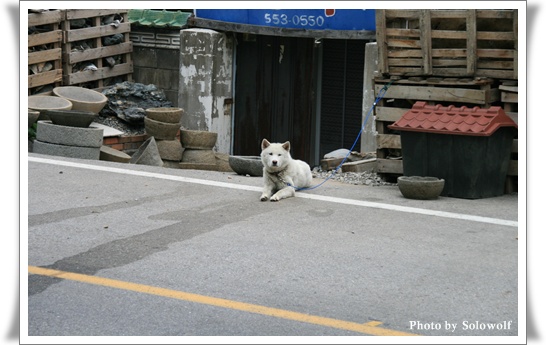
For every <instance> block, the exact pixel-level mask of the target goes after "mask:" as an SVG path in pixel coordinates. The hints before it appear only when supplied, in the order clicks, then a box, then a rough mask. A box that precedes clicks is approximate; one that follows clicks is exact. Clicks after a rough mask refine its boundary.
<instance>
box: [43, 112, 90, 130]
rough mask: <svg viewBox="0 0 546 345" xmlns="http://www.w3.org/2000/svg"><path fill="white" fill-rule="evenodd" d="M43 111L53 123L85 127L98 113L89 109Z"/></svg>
mask: <svg viewBox="0 0 546 345" xmlns="http://www.w3.org/2000/svg"><path fill="white" fill-rule="evenodd" d="M43 113H44V114H45V115H46V116H48V117H49V118H50V119H51V122H53V124H55V125H61V126H70V127H82V128H87V127H89V125H91V123H92V122H93V121H94V120H95V119H96V118H97V116H98V114H97V113H93V112H91V111H78V110H44V111H43Z"/></svg>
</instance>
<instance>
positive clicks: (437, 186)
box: [398, 176, 445, 200]
mask: <svg viewBox="0 0 546 345" xmlns="http://www.w3.org/2000/svg"><path fill="white" fill-rule="evenodd" d="M444 184H445V180H444V179H439V178H437V177H430V176H399V177H398V188H399V189H400V192H401V193H402V195H403V196H404V197H405V198H408V199H418V200H429V199H436V198H438V196H440V194H441V193H442V190H443V189H444Z"/></svg>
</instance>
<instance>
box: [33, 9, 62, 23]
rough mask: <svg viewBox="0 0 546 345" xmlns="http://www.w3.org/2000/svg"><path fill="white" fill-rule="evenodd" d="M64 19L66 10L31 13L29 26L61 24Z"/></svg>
mask: <svg viewBox="0 0 546 345" xmlns="http://www.w3.org/2000/svg"><path fill="white" fill-rule="evenodd" d="M63 18H64V10H53V11H46V12H42V13H29V14H28V26H29V27H30V26H40V25H47V24H57V23H58V24H60V23H61V21H62V20H63Z"/></svg>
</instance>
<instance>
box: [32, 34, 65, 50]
mask: <svg viewBox="0 0 546 345" xmlns="http://www.w3.org/2000/svg"><path fill="white" fill-rule="evenodd" d="M62 40H63V31H62V30H54V31H48V32H43V33H40V34H32V35H28V47H29V48H30V47H35V46H39V45H43V44H50V43H57V42H59V43H60V42H62Z"/></svg>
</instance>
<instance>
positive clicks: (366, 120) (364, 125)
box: [288, 81, 392, 191]
mask: <svg viewBox="0 0 546 345" xmlns="http://www.w3.org/2000/svg"><path fill="white" fill-rule="evenodd" d="M391 84H392V81H390V82H388V83H387V84H386V85H385V86H383V87H382V88H381V90H379V93H378V94H377V98H376V99H375V102H373V105H372V107H371V108H370V110H368V114H366V117H365V118H364V123H363V124H362V128H360V132H358V135H357V137H356V139H355V141H354V143H353V146H351V148H350V149H349V152H347V155H346V156H345V158H343V160H342V161H341V163H339V165H338V166H337V167H336V168H335V170H334V171H333V172H332V173H331V174H330V176H328V177H327V178H326V179H325V180H324V181H322V182H321V183H319V184H317V185H315V186H311V187H303V188H298V187H296V186H292V185H291V184H290V183H288V186H289V187H293V188H294V189H295V190H297V191H300V190H311V189H315V188H318V187H320V186H322V185H323V184H324V183H326V181H328V180H329V179H331V178H332V177H333V176H334V175H335V174H336V173H337V171H338V170H339V168H341V166H342V165H343V163H345V161H346V160H347V158H348V157H349V155H350V154H351V152H352V151H353V149H354V147H355V145H356V143H357V142H358V139H359V138H360V136H361V135H362V131H363V130H364V128H365V127H366V123H367V122H368V118H369V117H370V114H371V113H372V111H373V109H374V108H375V106H376V105H377V103H379V101H380V100H381V99H382V98H383V96H385V93H387V89H388V88H389V86H391Z"/></svg>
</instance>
